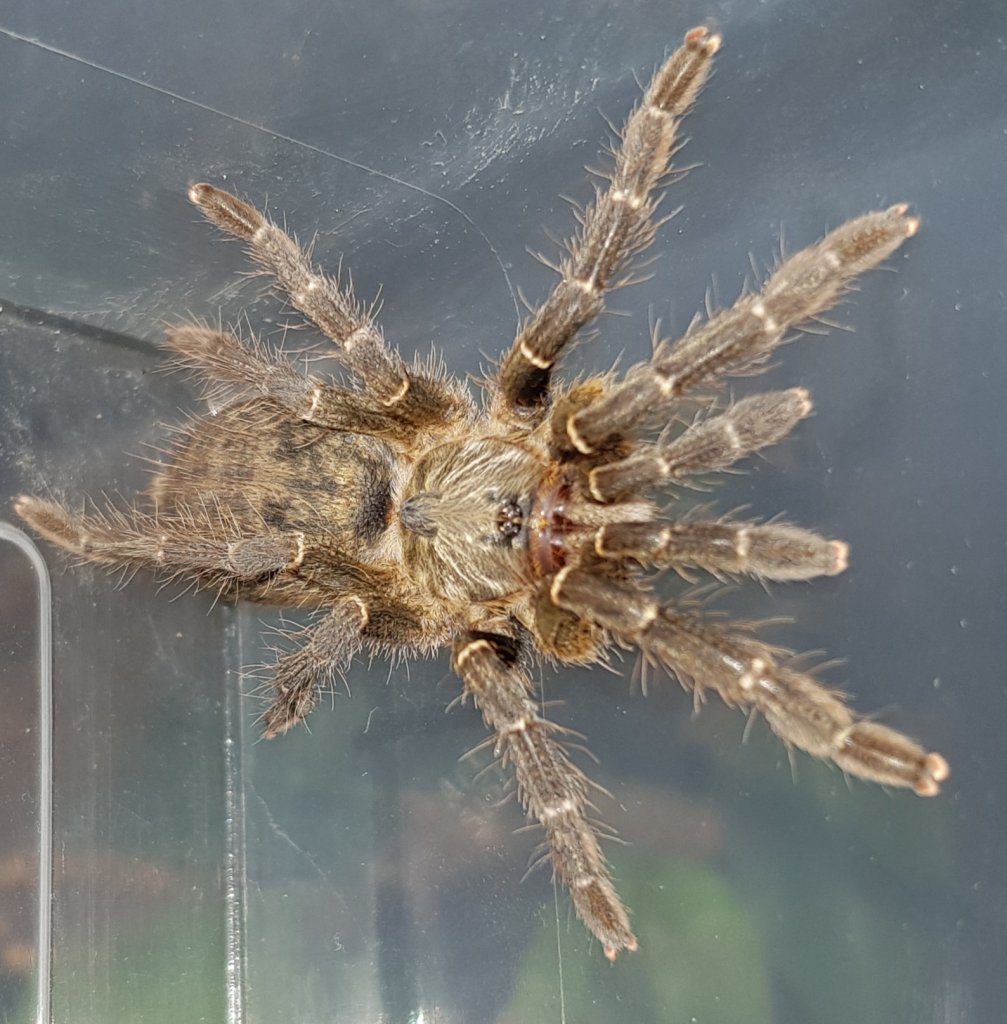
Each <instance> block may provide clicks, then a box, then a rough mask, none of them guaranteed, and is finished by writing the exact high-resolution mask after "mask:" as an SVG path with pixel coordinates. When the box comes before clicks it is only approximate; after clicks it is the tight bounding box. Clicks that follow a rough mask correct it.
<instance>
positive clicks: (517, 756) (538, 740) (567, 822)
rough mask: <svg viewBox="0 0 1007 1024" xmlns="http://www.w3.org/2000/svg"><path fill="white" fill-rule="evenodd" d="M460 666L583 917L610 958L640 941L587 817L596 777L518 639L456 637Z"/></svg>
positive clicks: (456, 661)
mask: <svg viewBox="0 0 1007 1024" xmlns="http://www.w3.org/2000/svg"><path fill="white" fill-rule="evenodd" d="M454 667H455V671H456V672H457V673H458V675H459V676H460V677H461V679H462V682H463V683H464V685H465V693H466V695H470V696H471V697H472V698H473V699H474V701H475V703H476V706H477V707H478V708H479V709H480V711H482V715H483V719H484V720H485V722H486V724H487V725H488V726H489V727H490V728H491V729H493V730H494V731H495V733H496V736H497V752H498V753H499V755H500V756H501V757H502V758H503V759H504V760H505V761H507V762H509V763H510V764H512V765H513V766H514V772H515V774H516V776H517V783H518V793H519V795H520V799H521V802H522V805H523V806H524V807H525V809H526V811H527V812H528V813H529V815H531V816H532V817H533V818H535V819H536V820H537V821H538V822H539V823H540V824H541V825H542V827H543V828H544V829H545V833H546V839H547V842H548V846H549V850H550V852H551V856H552V863H553V868H554V870H555V872H556V875H557V877H558V878H559V879H560V881H561V882H562V883H563V884H564V885H565V886H566V888H567V889H568V890H569V892H570V898H571V899H572V900H573V905H574V907H575V909H576V911H577V913H578V915H579V916H580V918H581V920H582V921H583V922H584V924H585V925H587V927H588V929H589V930H590V931H591V932H592V933H593V934H594V935H595V936H597V938H598V939H599V940H600V941H601V943H602V945H603V946H604V949H605V955H606V956H607V957H608V958H609V959H610V960H614V959H615V958H616V956H618V954H619V952H620V951H621V950H624V949H627V950H634V949H636V948H637V942H636V937H635V936H634V935H633V932H632V930H631V929H630V926H629V916H628V914H627V912H626V908H625V907H624V906H623V904H622V901H621V900H620V899H619V896H618V894H617V893H616V891H615V887H614V886H613V885H612V879H611V876H610V874H609V870H608V866H607V864H606V863H605V858H604V856H603V854H602V852H601V847H600V846H599V844H598V834H597V831H596V830H595V828H594V826H593V825H592V824H591V823H590V821H589V820H588V818H587V811H588V808H589V807H590V801H589V787H590V783H589V781H588V779H587V778H586V776H585V775H584V774H583V772H581V771H580V769H578V768H577V767H576V766H575V765H574V764H573V763H572V762H571V760H570V757H569V755H568V754H567V752H566V750H565V749H564V748H563V745H562V744H561V743H559V742H558V741H557V739H556V738H555V737H556V736H557V734H558V733H559V732H560V730H559V728H558V727H557V726H555V725H553V724H552V723H550V722H549V721H547V720H546V719H544V718H543V717H542V716H541V715H540V714H539V711H538V707H537V705H536V704H535V701H534V700H533V699H532V688H531V681H530V680H529V679H528V677H527V675H526V674H525V673H524V672H523V671H522V670H521V668H520V666H519V665H518V663H517V647H516V643H515V641H514V640H513V639H512V638H510V637H507V636H504V635H496V634H491V633H479V632H471V633H468V634H466V635H464V636H462V637H460V638H459V639H458V640H457V641H456V643H455V652H454Z"/></svg>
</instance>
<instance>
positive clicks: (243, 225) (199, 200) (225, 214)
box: [189, 181, 266, 239]
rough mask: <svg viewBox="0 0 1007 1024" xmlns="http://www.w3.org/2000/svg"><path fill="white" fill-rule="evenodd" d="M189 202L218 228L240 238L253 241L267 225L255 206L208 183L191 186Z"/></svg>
mask: <svg viewBox="0 0 1007 1024" xmlns="http://www.w3.org/2000/svg"><path fill="white" fill-rule="evenodd" d="M189 201H190V202H191V203H193V204H194V205H195V206H198V207H199V209H200V210H201V211H202V213H203V215H204V216H205V217H206V218H207V219H208V220H210V221H212V222H213V223H214V224H216V225H217V227H219V228H221V229H222V230H224V231H227V232H228V233H229V234H232V235H237V237H238V238H245V239H252V238H254V237H255V235H256V233H257V232H258V231H259V230H260V229H261V228H263V227H264V226H265V225H266V219H265V218H264V217H263V216H262V214H261V213H259V211H258V210H256V209H255V207H254V206H252V205H250V204H249V203H246V202H244V200H241V199H238V197H237V196H232V195H231V193H230V192H225V191H224V190H223V189H220V188H216V187H215V186H213V185H208V184H207V183H206V182H202V181H201V182H197V183H196V184H194V185H190V186H189Z"/></svg>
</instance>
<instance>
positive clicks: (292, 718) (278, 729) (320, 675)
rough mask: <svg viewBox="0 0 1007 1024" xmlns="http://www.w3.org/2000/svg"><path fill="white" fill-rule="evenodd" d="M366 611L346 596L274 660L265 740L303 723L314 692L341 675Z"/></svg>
mask: <svg viewBox="0 0 1007 1024" xmlns="http://www.w3.org/2000/svg"><path fill="white" fill-rule="evenodd" d="M368 614H369V613H368V608H367V605H366V603H365V602H363V601H362V600H360V599H359V598H357V597H348V598H345V599H344V600H343V601H341V602H340V603H339V605H338V606H337V607H335V608H333V610H332V611H330V612H329V613H328V614H327V615H326V616H324V618H322V619H319V620H318V621H317V622H315V623H313V624H312V625H311V626H309V627H308V629H307V630H305V633H304V640H303V642H302V643H301V645H300V646H299V647H297V648H296V649H294V650H292V651H290V652H289V653H287V654H284V655H282V656H281V657H279V658H277V660H276V664H275V665H274V666H273V670H272V688H273V693H274V698H273V702H272V703H271V704H270V705H269V707H268V708H267V709H266V712H265V713H264V714H263V716H262V719H261V721H262V725H263V733H264V735H265V737H266V738H267V739H272V738H273V737H274V736H279V735H280V734H281V733H284V732H286V731H287V730H288V729H291V728H293V726H295V725H296V724H297V723H298V722H301V721H303V720H304V719H305V718H306V717H307V716H308V715H309V714H310V713H311V712H312V711H313V710H314V707H315V705H316V704H317V702H318V690H319V687H320V686H322V685H323V684H324V683H325V682H326V681H327V680H329V679H331V678H332V677H333V676H335V675H339V674H342V673H343V672H344V671H345V670H346V668H347V666H348V665H349V663H350V661H351V660H352V658H353V656H354V655H355V654H356V653H357V651H359V650H360V647H361V632H362V630H363V629H364V627H365V626H366V625H367V622H368Z"/></svg>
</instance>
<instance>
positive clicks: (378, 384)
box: [189, 184, 465, 429]
mask: <svg viewBox="0 0 1007 1024" xmlns="http://www.w3.org/2000/svg"><path fill="white" fill-rule="evenodd" d="M189 199H190V200H191V201H192V202H193V203H194V204H195V205H196V206H198V207H199V209H200V210H201V211H202V213H203V215H204V216H205V217H206V218H207V219H208V220H210V221H212V222H213V223H214V224H216V225H217V227H219V228H221V229H222V230H223V231H226V232H228V233H229V234H232V235H236V236H237V237H238V238H241V239H244V241H245V242H246V243H247V245H248V251H249V254H250V255H251V257H252V259H253V260H255V262H256V263H258V264H259V265H260V266H261V267H262V268H263V269H264V270H265V271H266V272H267V273H268V274H270V275H272V276H273V277H274V278H275V279H276V282H277V283H278V284H279V286H280V287H281V288H282V289H283V291H284V292H285V293H286V294H287V296H288V297H289V299H290V302H291V303H292V304H293V306H294V307H295V308H296V309H298V310H299V311H300V312H301V313H303V314H304V315H305V316H306V317H307V318H308V319H309V320H311V321H312V322H313V323H315V324H316V325H317V326H318V327H319V328H320V329H321V330H322V331H323V332H324V333H325V334H326V335H327V336H328V337H329V338H330V339H331V340H332V341H333V342H334V343H335V345H336V347H337V350H338V352H339V355H340V358H341V359H342V360H343V362H344V363H345V364H346V365H347V366H348V367H349V368H350V369H351V370H352V371H353V372H354V373H355V374H357V376H358V377H359V378H360V379H361V380H362V381H363V382H364V384H365V385H366V387H367V389H368V391H369V392H370V393H371V394H372V395H373V397H374V399H375V400H376V402H378V403H379V404H380V405H381V406H382V407H383V408H384V409H385V410H386V411H387V412H388V414H389V415H394V416H395V418H397V419H399V420H400V421H402V422H403V423H407V424H409V425H411V427H412V428H413V429H416V428H419V427H424V426H432V425H436V424H439V423H444V422H447V421H450V420H453V419H455V418H456V417H457V416H458V415H460V414H461V412H463V411H464V405H465V403H464V401H463V400H462V399H461V398H460V395H459V392H458V391H457V389H455V388H452V387H451V386H450V384H449V383H448V382H446V381H444V380H443V379H441V378H440V377H439V376H437V375H436V374H432V373H425V372H422V371H418V370H415V369H413V368H410V367H407V366H406V365H405V363H404V362H403V361H402V358H401V356H399V354H398V352H396V351H395V350H394V349H388V348H387V347H386V346H385V342H384V338H383V337H382V334H381V331H380V329H379V328H378V326H377V324H376V323H375V320H374V316H373V311H372V310H368V309H365V308H364V307H363V306H362V305H361V304H360V303H359V302H358V301H357V300H356V298H355V297H354V295H353V292H352V289H351V288H350V287H349V286H348V285H347V286H345V287H344V286H342V285H341V284H340V283H339V281H338V280H336V279H334V278H332V277H330V276H328V275H327V274H324V273H322V272H321V271H319V270H316V269H315V268H314V267H313V266H312V265H311V260H310V258H309V256H308V254H307V253H305V252H304V251H303V250H302V249H301V247H300V246H299V245H298V244H297V242H296V241H295V240H294V239H293V238H291V237H290V236H289V235H288V234H286V232H284V231H283V230H281V229H280V228H279V227H278V226H277V225H276V224H274V223H272V221H270V220H267V219H266V218H265V217H264V216H263V215H262V214H261V213H260V212H259V211H258V210H256V209H255V207H254V206H251V205H250V204H248V203H246V202H244V201H243V200H241V199H238V198H237V197H236V196H232V195H231V194H230V193H229V192H225V191H223V190H222V189H219V188H215V187H214V186H213V185H207V184H196V185H193V186H191V188H190V189H189Z"/></svg>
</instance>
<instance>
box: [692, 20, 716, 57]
mask: <svg viewBox="0 0 1007 1024" xmlns="http://www.w3.org/2000/svg"><path fill="white" fill-rule="evenodd" d="M722 42H723V37H722V36H721V34H720V33H719V32H714V33H713V34H712V35H711V33H710V30H709V29H708V28H707V27H706V26H705V25H697V26H696V27H695V28H690V29H689V31H688V32H686V33H685V45H686V46H688V47H690V48H693V49H695V48H696V47H698V46H699V45H702V47H703V49H704V50H706V52H707V53H708V54H709V55H710V56H711V57H712V56H713V55H714V54H715V53H716V52H717V51H718V50H719V49H720V44H721V43H722Z"/></svg>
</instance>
